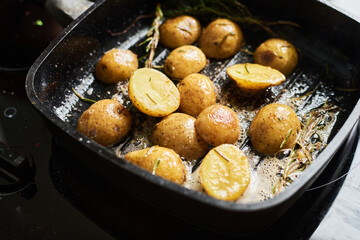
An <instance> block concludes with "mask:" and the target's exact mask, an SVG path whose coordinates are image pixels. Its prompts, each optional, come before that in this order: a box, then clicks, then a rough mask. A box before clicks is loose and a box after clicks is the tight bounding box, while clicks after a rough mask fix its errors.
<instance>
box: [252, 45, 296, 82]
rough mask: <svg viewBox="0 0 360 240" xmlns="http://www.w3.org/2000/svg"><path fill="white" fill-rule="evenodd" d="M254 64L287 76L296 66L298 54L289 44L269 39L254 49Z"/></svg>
mask: <svg viewBox="0 0 360 240" xmlns="http://www.w3.org/2000/svg"><path fill="white" fill-rule="evenodd" d="M254 62H255V63H258V64H261V65H265V66H269V67H272V68H275V69H277V70H279V71H280V72H282V73H283V74H284V75H285V76H288V75H290V74H291V73H292V72H293V70H294V69H295V67H296V65H297V64H298V54H297V52H296V48H295V47H294V45H292V44H291V43H290V42H288V41H286V40H284V39H279V38H271V39H268V40H266V41H265V42H263V43H262V44H260V45H259V46H258V47H257V48H256V50H255V52H254Z"/></svg>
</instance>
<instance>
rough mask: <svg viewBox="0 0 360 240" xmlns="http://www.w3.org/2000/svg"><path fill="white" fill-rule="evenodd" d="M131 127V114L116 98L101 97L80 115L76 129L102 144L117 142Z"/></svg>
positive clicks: (108, 144) (109, 144)
mask: <svg viewBox="0 0 360 240" xmlns="http://www.w3.org/2000/svg"><path fill="white" fill-rule="evenodd" d="M130 129H131V114H130V112H129V111H128V110H127V109H126V108H125V107H124V106H123V105H121V104H120V103H119V102H118V101H117V100H112V99H103V100H100V101H97V102H96V103H94V104H93V105H91V106H90V107H89V108H88V109H87V110H86V111H85V112H83V114H82V115H81V116H80V118H79V120H78V123H77V130H78V131H79V132H81V133H83V134H85V135H86V136H88V137H89V138H91V139H93V140H94V141H96V142H98V143H100V144H101V145H104V146H111V145H113V144H115V143H117V142H119V141H120V140H121V139H122V138H123V137H124V136H125V135H126V134H127V133H128V132H129V130H130Z"/></svg>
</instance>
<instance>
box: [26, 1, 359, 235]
mask: <svg viewBox="0 0 360 240" xmlns="http://www.w3.org/2000/svg"><path fill="white" fill-rule="evenodd" d="M245 2H246V3H248V6H249V8H250V9H251V10H252V11H253V12H255V13H256V14H259V15H261V16H264V17H265V18H268V19H286V20H291V21H294V22H297V23H299V24H300V26H301V27H300V28H299V29H294V28H288V27H281V28H279V29H277V30H278V31H279V32H280V33H281V34H283V35H284V36H286V38H287V39H289V40H290V41H292V42H293V43H294V45H296V46H297V47H299V49H301V53H302V60H301V64H300V65H299V67H298V69H297V71H296V72H294V73H293V74H292V75H291V76H290V77H289V78H288V79H287V81H286V82H285V84H284V85H282V86H278V87H274V88H272V89H271V91H268V92H267V93H265V94H267V95H266V97H265V98H264V99H266V101H270V102H271V101H275V100H278V99H280V98H281V97H282V90H283V88H286V89H287V90H290V91H291V89H292V87H293V86H294V84H295V83H296V82H298V81H305V83H307V84H308V85H307V89H305V90H304V91H311V90H314V89H315V90H316V89H317V88H324V89H327V87H328V86H330V87H332V89H333V87H334V86H335V88H336V87H339V88H357V87H359V86H360V84H359V66H360V65H359V63H360V61H359V60H360V47H358V46H357V42H359V41H360V25H359V23H358V22H356V21H355V20H353V19H351V18H349V17H347V16H345V15H344V14H342V13H341V12H339V11H337V10H336V9H333V8H331V7H329V6H327V5H325V4H323V3H321V2H318V1H310V0H306V1H300V0H299V1H291V4H290V3H289V1H284V0H274V1H267V2H266V3H263V2H262V1H245ZM155 4H156V2H155V1H125V0H124V1H120V0H108V1H105V0H104V1H97V2H96V3H95V4H94V5H93V6H92V7H90V8H89V9H88V10H87V11H86V12H85V13H84V14H82V15H81V16H80V17H79V18H78V19H76V20H75V21H74V22H73V23H71V24H70V25H69V26H68V27H66V29H65V30H64V31H63V33H62V34H60V35H59V36H58V37H57V38H56V39H55V40H54V41H53V42H52V43H51V44H50V46H49V47H48V48H47V49H46V50H45V51H44V52H43V53H42V54H41V56H40V57H39V58H38V59H37V60H36V61H35V63H34V64H33V66H32V67H31V69H30V71H29V73H28V76H27V80H26V89H27V93H28V97H29V99H30V101H31V102H32V104H33V105H34V107H35V108H36V109H37V110H38V111H40V113H41V114H42V115H43V117H44V119H45V120H46V122H47V123H48V124H49V127H50V129H51V130H52V131H53V132H54V135H55V136H56V137H57V138H58V139H59V141H60V142H61V143H62V144H63V145H64V146H65V147H67V149H69V151H71V152H73V153H74V154H75V155H77V156H79V158H80V159H82V161H83V162H84V163H85V164H86V165H88V166H89V167H91V168H92V169H94V170H96V172H98V173H99V174H100V175H102V176H104V178H106V179H108V180H109V181H111V182H113V183H115V184H117V185H119V186H121V187H122V188H125V189H126V190H128V191H129V192H131V193H133V194H134V195H136V196H137V197H139V198H140V199H144V200H146V201H148V202H149V203H150V204H152V205H154V206H155V207H158V208H161V209H163V210H165V211H168V212H169V213H171V214H173V215H175V216H178V217H179V218H183V219H185V220H187V221H190V222H192V223H194V224H196V225H199V226H201V227H204V228H207V229H211V230H213V231H219V232H225V233H227V234H235V235H249V234H254V233H257V232H259V231H262V230H264V229H266V228H267V227H269V226H270V225H271V224H272V223H273V222H274V221H276V219H277V218H279V217H280V216H281V215H282V214H283V213H284V212H285V211H286V209H288V208H289V207H290V206H291V205H292V203H294V202H295V201H296V200H297V199H298V198H299V197H300V196H301V195H302V193H303V192H304V191H305V190H306V189H307V188H308V187H309V186H310V185H311V184H312V183H313V182H314V181H315V179H316V178H317V177H318V176H319V175H320V173H321V172H322V170H323V169H324V168H325V167H326V165H327V164H328V162H329V161H330V160H331V158H332V157H333V156H334V154H335V153H336V151H337V150H338V149H339V148H340V146H341V145H342V143H343V142H344V141H345V140H346V138H347V136H348V134H349V133H350V131H351V129H352V128H353V126H354V125H355V123H356V121H357V119H358V118H359V115H360V102H359V101H358V99H359V94H358V93H357V92H337V91H335V90H334V91H333V92H331V94H334V98H335V99H337V100H338V104H339V105H341V107H342V108H343V109H344V111H342V113H341V114H340V115H339V117H338V121H337V125H336V126H335V127H334V131H333V133H332V135H331V137H330V139H331V141H330V142H329V144H328V146H327V147H326V148H325V149H324V150H323V151H322V152H321V154H320V155H319V156H318V157H317V158H316V159H315V161H314V162H313V163H312V164H311V165H310V166H309V167H308V168H307V169H306V170H305V171H304V173H302V174H301V175H300V176H299V178H298V179H297V180H296V181H294V182H293V183H292V184H291V185H290V186H289V187H288V188H287V189H286V190H285V191H283V192H281V193H280V194H279V195H277V196H275V197H274V198H271V199H268V200H266V201H262V202H256V203H249V204H237V203H233V202H225V201H220V200H217V199H214V198H211V197H209V196H207V195H205V194H203V193H200V192H196V191H193V190H189V189H186V188H184V187H182V186H179V185H176V184H174V183H172V182H169V181H166V180H164V179H161V178H159V177H156V176H153V175H152V174H151V173H149V172H146V171H144V170H142V169H140V168H139V167H137V166H134V165H132V164H131V163H128V162H127V161H125V160H123V159H120V158H118V157H117V156H116V154H115V152H114V151H113V150H112V149H108V148H105V147H103V146H100V145H99V144H97V143H95V142H93V141H89V139H87V138H86V137H84V136H83V135H81V134H80V133H78V132H77V131H76V120H77V118H78V117H79V116H80V114H81V113H82V111H84V110H85V109H86V108H87V107H88V105H87V104H84V103H81V101H79V99H77V98H76V97H75V96H73V95H72V94H71V88H72V87H75V88H77V89H78V90H79V91H81V93H82V94H86V93H88V91H89V89H91V90H92V93H91V96H97V97H98V98H97V99H94V100H98V99H100V98H105V97H108V98H109V97H111V96H112V95H114V94H116V93H117V92H118V91H119V89H118V88H117V87H114V85H104V84H101V83H99V82H98V81H96V80H95V79H94V78H93V68H94V65H95V64H96V62H97V60H98V59H99V57H101V56H102V54H103V53H104V52H105V51H106V50H108V49H110V48H112V47H119V46H122V47H124V48H130V49H133V50H134V51H136V53H137V54H138V55H139V56H142V54H144V49H143V48H141V47H139V46H137V43H139V42H141V41H142V38H143V37H144V36H145V34H146V31H147V29H148V27H149V26H150V24H151V19H149V20H142V21H141V22H139V23H137V24H136V27H134V28H132V29H130V30H129V32H128V33H126V34H125V35H122V36H119V37H111V36H110V35H109V34H108V32H107V31H108V30H111V31H113V32H116V31H121V30H123V29H124V28H126V26H128V25H129V24H130V23H131V21H132V19H134V18H135V17H136V16H138V15H140V14H144V13H149V12H152V11H153V9H154V6H155ZM139 6H142V7H141V9H139ZM284 9H286V11H284ZM119 13H121V14H119ZM314 13H316V14H314ZM246 36H247V35H246V33H245V38H246V39H247V45H246V47H247V48H248V49H249V50H254V46H256V45H257V44H259V43H260V42H261V40H264V38H265V37H266V36H263V35H262V34H256V33H251V32H250V33H249V38H247V37H246ZM168 53H169V50H167V49H165V48H163V47H161V46H159V48H158V50H157V56H159V57H158V61H159V62H161V61H162V60H164V57H165V56H166V55H167V54H168ZM244 57H247V58H248V59H249V60H251V59H250V58H251V56H248V55H246V54H245V53H243V52H239V53H238V54H237V55H236V56H235V57H234V58H232V59H228V60H224V61H218V62H215V61H210V64H209V65H208V66H207V69H208V70H211V71H209V72H207V73H208V74H209V75H211V74H213V75H214V76H212V75H211V77H210V79H214V82H216V81H221V83H220V85H221V84H223V85H226V84H227V85H230V87H231V83H228V82H226V81H228V80H229V79H227V78H226V76H225V74H224V69H225V67H226V66H227V65H230V64H232V63H234V62H236V63H237V62H239V61H243V60H241V59H244ZM325 63H326V64H327V65H328V66H330V75H331V77H329V78H326V77H324V72H325V70H324V65H325ZM207 69H205V70H204V71H205V72H206V71H207ZM213 69H217V70H216V71H212V70H213ZM319 72H320V73H321V74H320V75H319V74H318V73H319ZM226 79H227V80H226ZM308 79H312V80H314V81H310V82H307V80H308ZM325 93H326V91H325ZM234 94H236V93H234ZM266 101H265V102H261V103H260V104H266V103H267V102H266ZM125 103H126V102H125ZM121 144H124V148H125V147H128V146H125V142H122V143H120V146H121ZM124 183H125V184H124Z"/></svg>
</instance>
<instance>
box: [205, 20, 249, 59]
mask: <svg viewBox="0 0 360 240" xmlns="http://www.w3.org/2000/svg"><path fill="white" fill-rule="evenodd" d="M243 41H244V36H243V33H242V31H241V29H240V27H239V26H238V25H237V24H236V23H234V22H232V21H230V20H229V19H224V18H218V19H216V20H214V21H212V22H211V23H210V24H209V25H208V26H207V27H206V28H205V29H204V31H203V32H202V33H201V35H200V39H199V48H200V49H201V50H202V51H203V52H204V53H205V55H206V57H208V58H214V59H225V58H229V57H232V56H234V55H235V54H236V53H237V52H238V51H239V49H240V48H241V46H242V45H243Z"/></svg>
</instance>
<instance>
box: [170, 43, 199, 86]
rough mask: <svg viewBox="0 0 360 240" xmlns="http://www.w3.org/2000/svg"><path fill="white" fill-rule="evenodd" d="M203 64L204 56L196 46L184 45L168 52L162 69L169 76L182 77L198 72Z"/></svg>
mask: <svg viewBox="0 0 360 240" xmlns="http://www.w3.org/2000/svg"><path fill="white" fill-rule="evenodd" d="M205 65H206V56H205V54H204V53H203V52H202V51H201V50H200V49H199V48H198V47H195V46H191V45H184V46H181V47H178V48H175V49H174V50H173V51H172V52H171V53H170V54H169V56H168V57H167V58H166V60H165V63H164V71H165V74H166V75H168V76H169V77H172V78H175V79H183V78H184V77H186V76H187V75H189V74H191V73H198V72H200V71H201V70H202V69H203V68H204V67H205Z"/></svg>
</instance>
